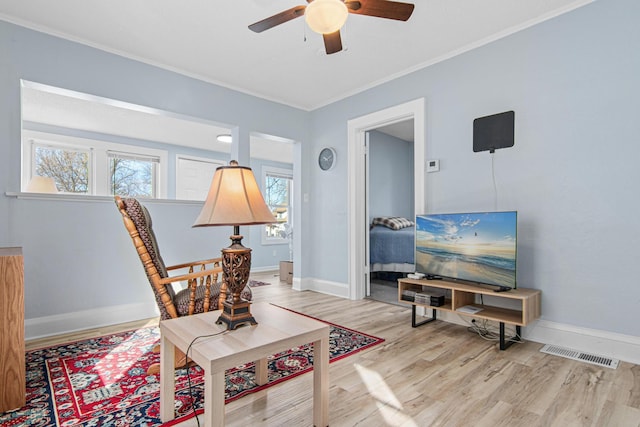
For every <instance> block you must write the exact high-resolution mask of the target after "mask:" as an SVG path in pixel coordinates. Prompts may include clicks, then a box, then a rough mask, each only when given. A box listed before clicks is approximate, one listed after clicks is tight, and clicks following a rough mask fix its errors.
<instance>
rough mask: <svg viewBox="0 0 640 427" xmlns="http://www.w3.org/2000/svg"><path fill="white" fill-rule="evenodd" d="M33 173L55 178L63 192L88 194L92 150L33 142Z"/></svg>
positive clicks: (57, 185)
mask: <svg viewBox="0 0 640 427" xmlns="http://www.w3.org/2000/svg"><path fill="white" fill-rule="evenodd" d="M32 153H33V159H32V162H33V170H34V173H33V175H38V176H45V177H50V178H53V180H54V181H55V183H56V187H57V188H58V191H60V192H62V193H75V194H87V193H88V192H89V188H90V176H91V175H90V174H89V172H90V171H89V165H90V163H91V162H90V160H91V151H90V150H86V149H80V148H74V147H64V146H55V145H45V144H43V143H39V142H34V143H33V150H32Z"/></svg>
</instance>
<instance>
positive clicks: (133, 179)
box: [107, 151, 160, 198]
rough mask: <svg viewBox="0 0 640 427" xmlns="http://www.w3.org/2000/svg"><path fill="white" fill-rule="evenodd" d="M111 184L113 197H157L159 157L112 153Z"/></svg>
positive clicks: (110, 155)
mask: <svg viewBox="0 0 640 427" xmlns="http://www.w3.org/2000/svg"><path fill="white" fill-rule="evenodd" d="M107 157H108V158H109V184H110V192H109V194H111V195H118V196H130V197H148V198H155V197H156V175H157V174H158V173H157V165H158V163H160V159H159V158H157V157H150V156H147V157H141V156H135V155H132V154H127V153H116V152H112V151H110V152H109V153H108V154H107Z"/></svg>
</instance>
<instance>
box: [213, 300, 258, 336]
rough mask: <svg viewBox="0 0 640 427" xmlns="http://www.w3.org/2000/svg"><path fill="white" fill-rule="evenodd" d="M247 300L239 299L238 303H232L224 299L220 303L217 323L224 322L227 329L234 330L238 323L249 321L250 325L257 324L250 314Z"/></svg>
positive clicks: (242, 323)
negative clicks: (220, 307)
mask: <svg viewBox="0 0 640 427" xmlns="http://www.w3.org/2000/svg"><path fill="white" fill-rule="evenodd" d="M250 305H251V303H250V302H249V301H241V302H239V303H235V304H234V303H233V302H229V301H225V302H223V303H222V306H223V308H222V314H221V315H220V317H218V320H216V323H217V324H221V323H224V324H226V325H227V329H228V330H234V329H236V328H237V327H238V326H240V325H244V324H245V323H249V324H251V325H257V324H258V322H256V319H254V318H253V316H252V315H251V311H250V310H249V306H250Z"/></svg>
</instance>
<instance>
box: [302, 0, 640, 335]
mask: <svg viewBox="0 0 640 427" xmlns="http://www.w3.org/2000/svg"><path fill="white" fill-rule="evenodd" d="M638 22H640V2H638V1H636V0H599V1H596V2H594V3H592V4H590V5H587V6H585V7H582V8H580V9H578V10H576V11H573V12H570V13H568V14H566V15H563V16H560V17H557V18H555V19H552V20H549V21H546V22H544V23H542V24H540V25H536V26H535V27H532V28H529V29H527V30H524V31H521V32H519V33H516V34H514V35H511V36H509V37H506V38H504V39H501V40H499V41H496V42H494V43H491V44H489V45H486V46H484V47H481V48H478V49H475V50H473V51H470V52H468V53H465V54H462V55H459V56H457V57H455V58H453V59H450V60H447V61H445V62H442V63H439V64H436V65H433V66H431V67H428V68H426V69H422V70H420V71H416V72H414V73H412V74H410V75H407V76H405V77H402V78H399V79H396V80H394V81H392V82H389V83H387V84H384V85H381V86H379V87H376V88H373V89H370V90H368V91H366V92H363V93H360V94H358V95H355V96H351V97H349V98H347V99H345V100H343V101H340V102H337V103H334V104H331V105H329V106H327V107H324V108H322V109H319V110H316V111H314V112H313V113H312V124H311V126H312V134H313V142H314V144H315V150H316V151H318V150H319V148H320V147H321V146H323V145H325V144H331V145H333V146H334V147H335V148H336V151H337V152H338V156H340V157H341V158H343V159H344V158H345V157H346V153H347V132H346V122H347V120H349V119H352V118H355V117H360V116H363V115H366V114H368V113H371V112H374V111H378V110H381V109H384V108H387V107H390V106H393V105H397V104H400V103H403V102H407V101H410V100H413V99H416V98H418V97H424V98H425V100H426V156H427V157H428V158H436V159H440V161H441V163H440V172H437V173H431V174H428V175H427V183H426V193H427V194H426V200H427V206H428V210H429V211H430V212H451V211H453V212H459V211H482V210H492V209H496V208H497V209H500V210H506V209H515V210H517V211H518V212H519V229H518V238H519V241H518V265H517V268H518V273H517V276H518V285H519V286H521V287H532V288H537V289H541V290H542V318H543V319H546V320H550V321H554V322H559V323H562V324H570V325H575V326H580V327H587V328H594V329H601V330H606V331H612V332H617V333H622V334H629V335H633V336H639V335H640V334H639V332H638V327H637V324H636V322H635V321H634V319H633V316H634V315H633V313H636V312H637V310H638V307H640V286H638V285H637V277H638V274H637V268H636V264H637V263H638V259H640V252H639V250H638V242H640V226H638V222H637V220H636V216H637V213H638V212H639V211H640V198H638V197H637V196H636V193H637V191H636V189H635V187H636V186H637V183H639V182H640V167H638V159H640V140H639V138H640V137H639V135H640V120H638V117H639V115H640V55H638V48H639V47H640V25H638ZM428 42H429V41H428V40H427V41H425V43H428ZM511 109H513V110H515V113H516V141H515V146H514V147H513V148H509V149H503V150H498V151H496V153H495V156H494V162H495V164H494V167H495V169H494V170H495V181H496V187H497V195H496V192H495V191H494V185H493V178H492V172H491V170H492V169H491V156H490V155H489V153H488V152H484V153H474V152H473V150H472V122H473V119H474V118H476V117H480V116H484V115H487V114H492V113H497V112H502V111H506V110H511ZM316 169H317V168H316ZM309 178H310V180H311V182H310V186H311V187H312V188H314V192H315V196H316V197H314V198H313V199H312V206H311V208H312V209H311V212H313V215H312V216H311V218H310V219H311V221H312V222H313V224H314V225H315V228H313V229H309V230H308V231H309V233H310V234H309V239H310V240H311V241H313V242H315V243H316V245H315V246H314V247H313V251H312V254H311V257H310V258H311V259H312V260H313V263H309V265H308V267H309V270H310V275H311V276H317V277H322V278H325V279H327V280H334V281H337V282H343V283H344V282H346V281H347V273H348V265H347V253H348V252H347V225H346V217H345V215H346V212H345V206H346V205H347V186H346V182H347V178H348V174H347V167H346V162H339V163H338V164H337V167H336V169H334V170H333V171H331V174H330V175H323V174H321V172H319V171H317V170H314V171H313V172H312V173H311V174H310V177H309ZM496 200H497V202H496Z"/></svg>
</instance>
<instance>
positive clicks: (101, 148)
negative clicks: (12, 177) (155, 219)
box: [21, 130, 169, 199]
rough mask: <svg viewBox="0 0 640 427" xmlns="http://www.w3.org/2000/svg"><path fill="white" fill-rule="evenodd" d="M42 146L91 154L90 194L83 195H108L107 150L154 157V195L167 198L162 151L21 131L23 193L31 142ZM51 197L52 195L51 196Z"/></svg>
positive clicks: (28, 169) (28, 178) (164, 160)
mask: <svg viewBox="0 0 640 427" xmlns="http://www.w3.org/2000/svg"><path fill="white" fill-rule="evenodd" d="M33 142H36V143H40V144H44V145H47V144H49V145H51V146H59V147H67V148H72V149H83V150H90V151H91V153H92V155H91V158H90V159H89V161H90V162H91V165H90V173H91V176H90V177H89V183H90V186H91V194H87V195H85V196H89V197H91V196H109V186H108V179H107V173H108V164H109V161H108V158H107V152H108V151H117V152H120V153H125V154H132V155H133V154H139V155H141V156H148V157H157V158H159V159H160V164H159V165H158V177H157V194H156V198H158V199H165V198H166V197H167V183H168V178H167V177H168V159H169V154H168V152H167V151H166V150H157V149H153V148H147V147H139V146H137V145H126V144H118V143H115V142H106V141H99V140H94V139H88V138H78V137H74V136H67V135H58V134H53V133H47V132H38V131H31V130H23V132H22V182H21V188H22V191H23V192H24V191H25V189H26V188H27V185H28V184H29V180H30V179H31V166H32V163H33V162H32V150H31V147H32V145H33V144H32V143H33ZM54 196H55V195H54Z"/></svg>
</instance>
